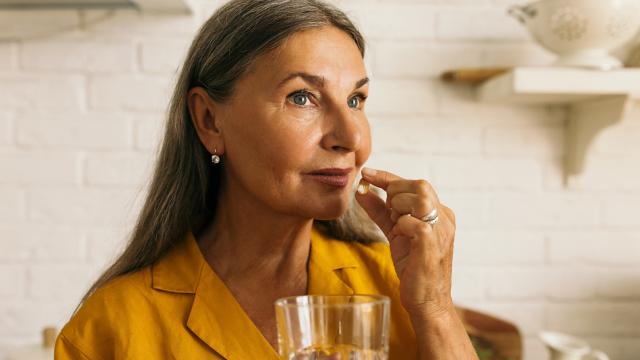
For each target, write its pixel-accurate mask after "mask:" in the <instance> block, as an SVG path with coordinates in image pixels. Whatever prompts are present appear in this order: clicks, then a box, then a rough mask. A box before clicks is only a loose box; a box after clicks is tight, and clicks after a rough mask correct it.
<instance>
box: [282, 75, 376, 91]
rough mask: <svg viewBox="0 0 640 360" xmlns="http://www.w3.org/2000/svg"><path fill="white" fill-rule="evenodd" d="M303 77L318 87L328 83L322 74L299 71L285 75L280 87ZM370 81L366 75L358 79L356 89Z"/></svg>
mask: <svg viewBox="0 0 640 360" xmlns="http://www.w3.org/2000/svg"><path fill="white" fill-rule="evenodd" d="M297 77H299V78H302V79H303V80H304V81H306V82H308V83H311V84H313V85H315V86H317V87H324V84H325V83H326V79H325V78H324V77H322V76H318V75H313V74H309V73H306V72H303V71H298V72H294V73H291V74H289V75H287V77H285V78H284V79H282V81H280V83H279V84H278V88H280V87H282V86H283V85H284V84H286V83H287V82H288V81H290V80H292V79H295V78H297ZM368 82H369V78H368V77H365V78H363V79H360V80H358V81H356V84H355V86H354V89H359V88H361V87H363V86H364V85H365V84H367V83H368Z"/></svg>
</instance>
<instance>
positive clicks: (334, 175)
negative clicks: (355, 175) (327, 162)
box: [309, 168, 352, 187]
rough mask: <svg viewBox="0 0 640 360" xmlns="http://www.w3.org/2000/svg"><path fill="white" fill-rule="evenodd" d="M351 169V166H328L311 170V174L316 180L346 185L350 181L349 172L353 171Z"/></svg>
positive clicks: (341, 185) (335, 184) (339, 185)
mask: <svg viewBox="0 0 640 360" xmlns="http://www.w3.org/2000/svg"><path fill="white" fill-rule="evenodd" d="M351 171H352V169H351V168H346V169H340V168H328V169H320V170H316V171H313V172H310V173H309V175H310V176H311V177H312V178H313V179H314V180H317V181H319V182H321V183H324V184H327V185H331V186H335V187H345V186H347V184H348V183H349V174H350V173H351Z"/></svg>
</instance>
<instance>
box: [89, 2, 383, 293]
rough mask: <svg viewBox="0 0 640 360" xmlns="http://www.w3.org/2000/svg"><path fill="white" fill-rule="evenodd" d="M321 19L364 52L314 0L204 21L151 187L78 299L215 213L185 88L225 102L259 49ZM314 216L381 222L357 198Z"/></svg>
mask: <svg viewBox="0 0 640 360" xmlns="http://www.w3.org/2000/svg"><path fill="white" fill-rule="evenodd" d="M322 26H334V27H336V28H339V29H341V30H343V31H344V32H345V33H347V34H348V35H350V36H351V37H352V38H353V41H354V42H355V43H356V45H357V46H358V49H359V50H360V53H361V55H362V57H363V58H364V54H365V42H364V38H363V37H362V35H361V34H360V32H359V31H358V29H357V28H356V27H355V26H354V24H353V23H352V22H351V21H350V20H349V18H348V17H347V16H346V15H345V14H344V13H343V12H342V11H340V10H338V9H337V8H335V7H334V6H332V5H329V4H326V3H324V2H321V1H318V0H232V1H230V2H228V3H227V4H225V5H224V6H222V7H221V8H219V9H218V10H217V11H216V12H215V13H214V14H213V15H212V16H211V18H209V19H208V21H206V22H205V23H204V24H203V25H202V27H201V28H200V30H199V31H198V34H197V35H196V37H195V39H194V40H193V43H192V44H191V47H190V48H189V52H188V55H187V57H186V60H185V62H184V64H183V66H182V68H181V71H180V76H179V78H178V80H177V84H176V86H175V90H174V92H173V96H172V98H171V103H170V107H169V108H168V113H167V118H166V125H165V133H164V138H163V141H162V145H161V148H160V152H159V154H158V156H157V159H156V163H155V168H154V172H153V177H152V179H151V184H150V188H149V191H148V193H147V197H146V199H145V202H144V205H143V207H142V210H141V212H140V214H139V216H138V218H137V222H136V225H135V227H134V228H133V231H132V233H131V236H130V239H129V242H128V245H127V246H126V248H125V250H124V251H123V252H122V254H121V255H120V256H119V257H118V258H117V259H116V260H115V261H114V262H113V264H112V265H111V266H109V267H108V268H107V269H106V271H105V272H104V273H103V274H102V275H101V276H100V277H99V278H98V279H97V280H96V281H95V283H94V284H93V285H92V286H91V287H90V289H89V290H88V291H87V292H86V294H85V295H84V296H83V298H82V301H81V304H82V303H83V302H84V301H85V300H86V299H87V298H88V297H89V296H90V295H91V294H92V293H93V292H94V291H95V290H96V289H97V288H99V287H100V286H102V285H104V284H105V283H106V282H108V281H109V280H111V279H113V278H114V277H117V276H120V275H124V274H127V273H131V272H133V271H136V270H139V269H141V268H144V267H146V266H149V265H151V264H153V263H155V262H156V261H157V260H158V259H159V258H160V257H161V256H162V255H163V254H164V253H165V252H166V251H167V250H168V249H170V248H171V247H172V246H173V245H174V244H176V243H177V242H179V241H181V240H182V239H183V238H184V235H185V233H187V232H188V231H193V232H194V234H198V233H199V232H200V231H201V230H202V229H203V228H204V226H205V225H206V223H207V222H209V221H211V220H212V219H213V218H214V217H215V211H216V209H215V205H216V200H217V195H218V188H219V179H220V176H221V171H223V169H224V166H223V165H222V166H221V164H222V163H221V164H220V165H216V166H212V164H211V162H210V154H209V153H208V151H207V150H206V149H205V147H204V146H203V145H202V143H201V142H200V140H199V138H198V136H197V134H196V131H195V129H194V126H193V123H192V121H191V117H190V114H189V109H188V105H187V93H188V91H189V90H190V89H191V88H193V87H198V86H201V87H203V88H205V89H206V90H207V92H208V94H209V96H210V97H211V98H212V99H213V100H215V101H217V102H221V103H222V102H224V101H226V100H228V99H229V97H230V96H231V95H232V92H233V86H234V84H235V82H236V81H237V79H238V78H240V77H241V76H242V75H243V74H244V73H245V71H246V70H247V69H248V68H249V67H250V65H251V64H252V62H253V61H254V60H255V59H256V57H257V56H258V55H260V54H262V53H265V52H267V51H269V50H272V49H275V48H277V47H278V46H279V45H281V44H282V42H283V41H284V40H285V39H286V38H287V37H289V36H290V35H292V34H294V33H296V32H298V31H302V30H305V29H310V28H317V27H322ZM314 224H315V225H316V226H317V227H318V228H319V229H320V230H321V231H322V232H324V233H325V234H327V235H329V236H332V237H335V238H338V239H341V240H344V241H358V242H365V243H367V242H371V241H378V240H381V239H380V233H379V231H378V229H377V228H376V227H375V225H374V224H373V222H371V220H369V218H368V216H367V215H366V214H365V213H364V210H363V209H362V208H361V207H360V206H358V205H357V204H356V203H355V202H354V201H352V203H351V206H350V208H349V210H348V211H347V212H346V213H345V214H344V215H343V216H341V217H340V218H338V219H335V220H314Z"/></svg>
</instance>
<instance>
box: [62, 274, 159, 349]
mask: <svg viewBox="0 0 640 360" xmlns="http://www.w3.org/2000/svg"><path fill="white" fill-rule="evenodd" d="M150 290H151V276H150V268H149V267H147V268H143V269H141V270H138V271H136V272H133V273H130V274H126V275H122V276H119V277H117V278H115V279H113V280H111V281H109V282H108V283H107V284H105V285H103V286H102V287H100V288H98V289H97V290H96V291H95V292H94V293H93V294H91V295H90V296H89V297H88V298H87V299H86V300H85V301H84V303H83V304H82V305H81V306H80V308H78V309H77V311H76V312H75V313H74V314H73V315H72V316H71V319H69V321H68V322H67V323H66V324H65V326H64V327H63V329H62V331H61V332H60V335H59V336H58V339H57V341H56V354H69V353H74V354H76V353H77V354H82V358H94V357H96V356H99V357H100V358H103V357H107V358H108V357H110V356H109V355H113V354H111V353H110V352H111V351H113V349H115V348H117V347H120V344H119V343H121V342H122V334H126V333H130V331H131V328H132V327H135V326H137V325H136V324H137V323H139V321H137V320H136V319H139V318H141V317H144V316H145V312H147V311H148V310H145V305H144V304H145V303H147V301H146V300H145V299H148V298H149V296H150ZM61 358H65V356H63V355H61Z"/></svg>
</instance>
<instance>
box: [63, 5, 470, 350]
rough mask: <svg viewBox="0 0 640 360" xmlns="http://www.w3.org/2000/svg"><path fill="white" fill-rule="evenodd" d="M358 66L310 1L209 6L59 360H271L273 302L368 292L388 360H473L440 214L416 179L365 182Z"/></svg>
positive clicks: (366, 144)
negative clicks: (115, 250) (382, 300)
mask: <svg viewBox="0 0 640 360" xmlns="http://www.w3.org/2000/svg"><path fill="white" fill-rule="evenodd" d="M364 53H365V51H364V40H363V38H362V36H361V35H360V33H359V32H358V30H357V29H356V28H355V27H354V26H353V24H352V23H351V22H350V21H349V19H348V18H347V17H346V16H345V15H344V14H343V13H342V12H340V11H339V10H337V9H335V8H333V7H331V6H329V5H327V4H324V3H321V2H319V1H316V0H268V1H264V0H263V1H257V0H234V1H231V2H229V3H228V4H226V5H225V6H223V7H222V8H220V9H219V10H218V11H217V12H216V13H215V14H214V15H213V16H212V17H211V19H209V20H208V21H207V22H206V23H205V24H204V25H203V26H202V28H201V29H200V32H199V34H198V35H197V37H196V39H195V40H194V42H193V44H192V46H191V48H190V50H189V53H188V56H187V59H186V62H185V64H184V66H183V68H182V72H181V74H180V78H179V80H178V83H177V86H176V89H175V92H174V95H173V99H172V103H171V109H170V113H169V117H168V123H167V127H166V132H165V136H164V141H163V144H162V149H161V151H160V154H159V158H158V160H157V165H156V169H155V173H154V176H153V181H152V184H151V186H150V191H149V194H148V197H147V199H146V202H145V205H144V207H143V209H142V212H141V214H140V216H139V219H138V222H137V225H136V227H135V229H134V232H133V234H132V237H131V240H130V243H129V245H128V247H127V249H126V250H125V251H124V253H123V254H122V256H121V257H120V258H119V259H118V260H117V261H116V262H115V263H114V264H113V265H112V266H111V267H110V268H109V269H108V270H107V271H106V272H105V273H104V274H103V275H102V277H101V278H100V279H99V280H98V281H97V282H96V283H95V284H94V285H93V287H92V288H91V289H90V290H89V292H88V293H87V295H85V297H84V299H83V302H82V306H81V307H80V308H79V309H78V310H77V312H76V313H75V314H74V316H73V317H72V319H71V320H70V321H69V323H68V324H67V325H66V326H65V327H64V329H63V330H62V332H61V335H60V336H59V337H58V341H57V344H56V357H57V358H61V359H63V358H88V359H95V358H125V357H126V358H134V359H137V358H170V357H175V358H186V359H199V358H209V359H210V358H213V359H216V358H227V359H276V358H277V352H276V348H277V336H276V335H277V334H276V328H275V316H274V301H275V300H276V299H277V298H280V297H284V296H293V295H303V294H353V293H380V294H385V295H387V296H389V297H391V299H392V307H391V308H392V314H391V319H392V321H391V327H390V333H391V334H390V358H391V359H411V358H417V357H419V358H421V359H436V358H437V359H472V358H476V355H475V352H474V350H473V347H472V346H471V343H470V341H469V338H468V337H467V335H466V333H465V331H464V328H463V326H462V324H461V322H460V320H459V319H458V317H457V316H456V314H455V310H454V306H453V304H452V301H451V295H450V293H451V261H452V251H453V250H452V249H453V238H454V230H455V225H454V222H455V220H454V217H453V213H452V212H451V211H450V210H449V209H448V208H446V207H445V206H444V205H442V204H441V203H440V202H439V201H438V197H437V195H436V193H435V192H434V190H433V188H432V187H431V186H430V185H429V184H428V183H427V182H426V181H424V180H405V179H403V178H401V177H399V176H396V175H394V174H391V173H389V172H385V171H382V170H378V171H375V170H372V169H366V168H363V167H362V166H363V164H364V163H365V161H366V160H367V159H368V157H369V154H370V151H371V139H370V131H369V124H368V121H367V118H366V116H365V114H364V103H365V100H366V98H367V93H368V78H367V74H366V70H365V67H364V63H363V57H364ZM361 170H362V176H363V182H362V183H361V184H360V187H359V191H358V193H357V194H356V195H355V200H356V201H357V203H358V204H359V206H360V207H361V209H364V211H365V212H366V215H361V216H359V215H358V206H356V205H355V204H354V203H353V201H352V200H353V197H354V192H353V191H352V189H353V188H354V186H353V185H354V182H355V177H356V174H357V172H359V171H361ZM368 184H373V185H374V186H376V187H379V188H381V189H383V190H385V191H386V193H387V200H386V202H385V201H383V200H382V199H381V198H380V197H378V196H377V195H376V194H375V193H374V192H369V191H366V190H367V188H368ZM350 205H352V206H350ZM360 211H362V210H360ZM367 215H368V217H370V218H371V219H372V220H373V222H375V224H376V225H377V226H378V227H379V228H380V229H381V230H382V232H383V233H384V235H385V236H386V238H387V240H388V242H389V243H390V245H391V246H389V245H387V244H386V242H379V241H377V242H376V241H374V240H376V239H375V236H376V235H375V234H376V233H375V232H372V231H368V230H367V227H366V224H367V223H366V221H365V220H364V219H363V216H367ZM367 221H369V222H370V220H367Z"/></svg>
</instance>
